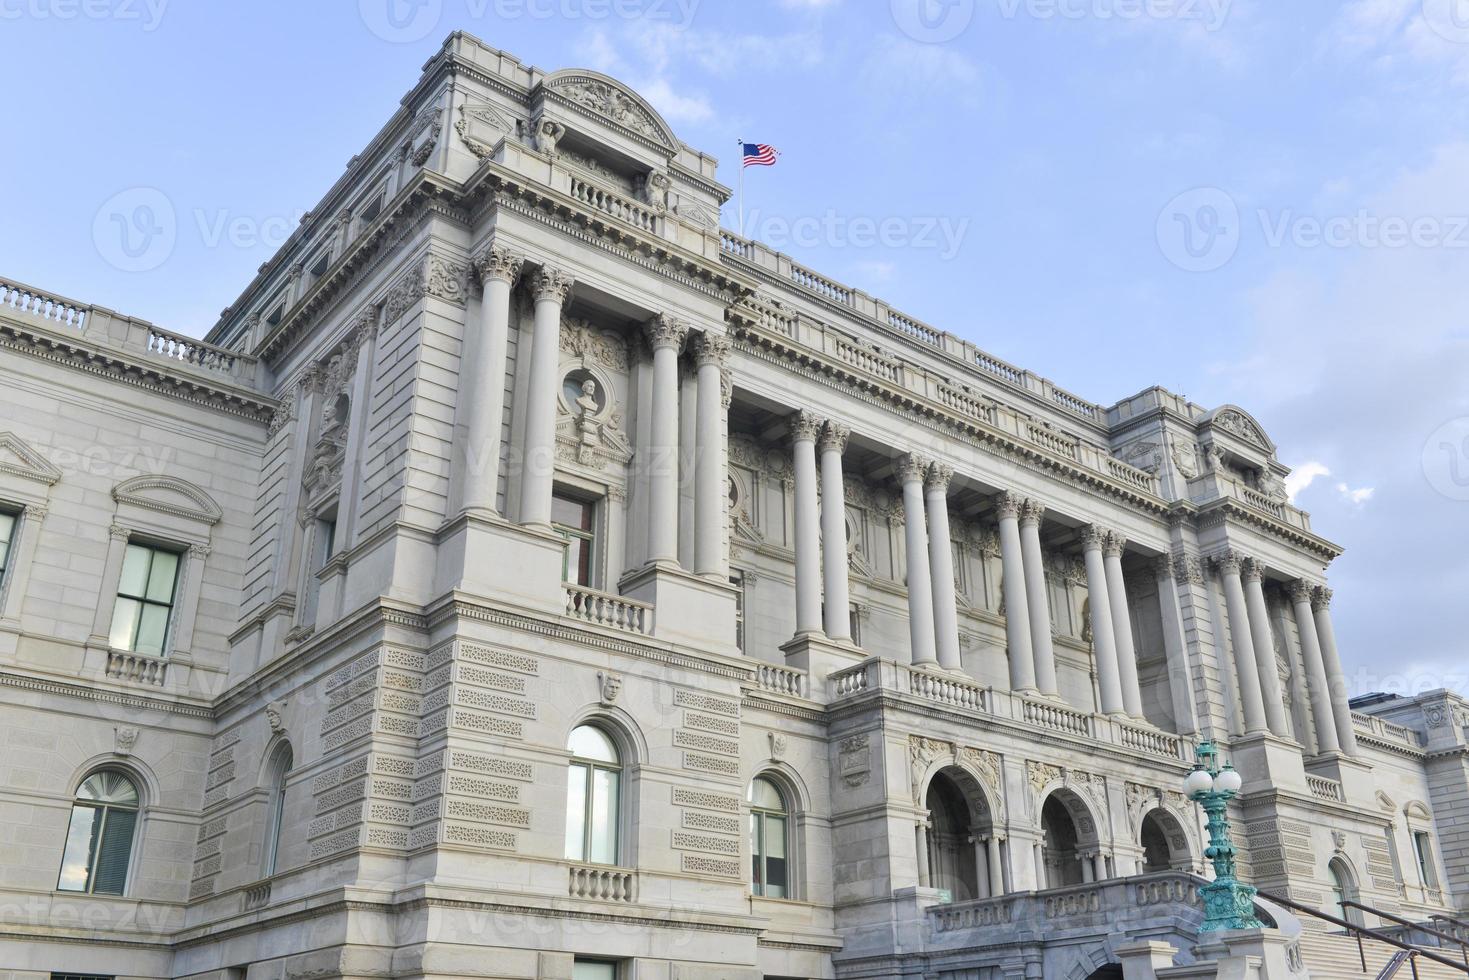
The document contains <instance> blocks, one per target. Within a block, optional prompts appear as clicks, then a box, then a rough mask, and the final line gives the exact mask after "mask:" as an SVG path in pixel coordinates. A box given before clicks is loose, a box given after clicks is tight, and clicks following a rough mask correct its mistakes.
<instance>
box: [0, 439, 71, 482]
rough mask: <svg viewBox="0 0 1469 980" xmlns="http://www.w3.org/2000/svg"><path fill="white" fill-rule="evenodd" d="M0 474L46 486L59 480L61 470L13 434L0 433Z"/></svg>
mask: <svg viewBox="0 0 1469 980" xmlns="http://www.w3.org/2000/svg"><path fill="white" fill-rule="evenodd" d="M0 473H9V474H10V475H11V476H18V477H21V478H22V479H25V480H34V481H35V482H37V483H44V484H46V485H47V486H50V485H51V484H53V483H55V482H56V481H57V480H59V479H61V470H59V469H57V468H56V467H55V466H54V465H53V464H52V463H51V461H50V460H48V459H47V458H46V457H44V456H42V455H41V454H40V453H39V452H37V451H36V450H35V449H33V448H31V446H30V444H29V443H27V442H26V441H25V440H24V439H22V438H21V437H20V436H18V435H16V434H15V433H14V432H0Z"/></svg>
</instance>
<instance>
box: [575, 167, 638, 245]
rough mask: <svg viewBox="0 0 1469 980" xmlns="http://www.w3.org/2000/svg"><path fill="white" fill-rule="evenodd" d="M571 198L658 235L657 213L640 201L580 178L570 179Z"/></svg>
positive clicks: (594, 209)
mask: <svg viewBox="0 0 1469 980" xmlns="http://www.w3.org/2000/svg"><path fill="white" fill-rule="evenodd" d="M571 196H572V197H574V198H575V199H576V200H577V201H578V202H580V203H581V204H582V205H584V206H586V207H587V208H590V209H591V210H593V211H597V212H600V213H602V214H605V215H607V216H609V217H612V218H617V219H618V220H619V221H626V222H627V223H628V224H630V225H632V226H633V227H635V228H637V229H638V230H640V231H646V232H648V233H649V234H652V235H656V234H658V215H657V213H656V212H655V211H654V210H653V209H652V208H650V207H648V205H646V204H643V203H642V202H640V201H633V200H629V199H628V198H626V197H623V196H622V195H620V194H614V193H613V192H612V191H609V190H607V189H606V188H603V187H598V186H597V185H596V184H593V183H591V182H590V181H586V180H582V179H581V178H580V177H572V178H571Z"/></svg>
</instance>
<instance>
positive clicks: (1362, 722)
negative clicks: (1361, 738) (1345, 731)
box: [1352, 711, 1423, 749]
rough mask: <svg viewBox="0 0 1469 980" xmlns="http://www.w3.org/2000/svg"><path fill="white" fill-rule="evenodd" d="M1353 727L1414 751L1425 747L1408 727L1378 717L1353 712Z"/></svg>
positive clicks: (1365, 733) (1416, 734)
mask: <svg viewBox="0 0 1469 980" xmlns="http://www.w3.org/2000/svg"><path fill="white" fill-rule="evenodd" d="M1352 727H1353V728H1355V729H1356V730H1357V731H1359V732H1361V733H1362V734H1363V735H1368V736H1374V737H1376V738H1379V739H1382V740H1383V741H1385V742H1399V743H1401V744H1403V745H1406V746H1408V747H1409V748H1413V749H1421V748H1422V747H1423V738H1422V736H1420V735H1419V734H1418V733H1417V732H1416V731H1414V730H1413V729H1411V728H1409V727H1407V726H1406V725H1399V724H1395V723H1394V722H1391V721H1388V720H1387V719H1385V718H1379V717H1378V716H1377V715H1368V714H1363V713H1362V712H1360V711H1353V712H1352Z"/></svg>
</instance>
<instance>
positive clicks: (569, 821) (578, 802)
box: [566, 763, 587, 861]
mask: <svg viewBox="0 0 1469 980" xmlns="http://www.w3.org/2000/svg"><path fill="white" fill-rule="evenodd" d="M586 842H587V767H586V766H580V765H577V764H576V763H572V764H571V766H570V768H568V769H567V772H566V856H567V857H568V858H569V859H571V860H572V861H585V860H586V859H587V855H586Z"/></svg>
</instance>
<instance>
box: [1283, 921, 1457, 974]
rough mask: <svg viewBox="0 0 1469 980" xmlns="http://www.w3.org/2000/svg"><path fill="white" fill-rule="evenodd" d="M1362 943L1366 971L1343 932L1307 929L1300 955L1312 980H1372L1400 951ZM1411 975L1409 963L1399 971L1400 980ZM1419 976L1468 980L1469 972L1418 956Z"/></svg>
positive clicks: (1368, 940) (1352, 939) (1370, 942)
mask: <svg viewBox="0 0 1469 980" xmlns="http://www.w3.org/2000/svg"><path fill="white" fill-rule="evenodd" d="M1362 945H1363V949H1364V950H1365V952H1366V954H1367V970H1366V972H1365V973H1364V972H1363V970H1362V960H1361V958H1360V957H1359V956H1358V955H1357V941H1356V940H1355V939H1354V938H1352V937H1351V936H1347V935H1343V934H1340V933H1319V932H1307V933H1306V934H1305V935H1303V936H1302V937H1301V954H1302V956H1303V957H1304V958H1305V961H1306V967H1307V968H1308V969H1309V970H1310V971H1311V980H1363V978H1364V977H1365V978H1367V980H1373V978H1375V977H1376V976H1377V974H1378V973H1380V972H1381V971H1382V968H1383V967H1384V966H1386V965H1387V962H1388V961H1389V960H1390V959H1392V956H1393V953H1395V952H1397V947H1395V946H1389V945H1387V944H1386V943H1380V942H1376V941H1374V940H1371V939H1365V938H1364V939H1363V941H1362ZM1433 952H1438V950H1434V951H1433ZM1444 955H1452V954H1448V953H1445V954H1444ZM1412 976H1413V971H1412V968H1411V967H1409V966H1408V965H1406V964H1405V965H1404V966H1403V968H1402V969H1401V970H1400V971H1398V980H1410V978H1411V977H1412ZM1418 976H1419V978H1420V980H1465V978H1466V977H1469V974H1466V973H1462V972H1460V971H1458V970H1452V969H1450V968H1448V967H1446V966H1442V965H1440V964H1438V963H1434V962H1431V961H1429V960H1424V959H1419V960H1418Z"/></svg>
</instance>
